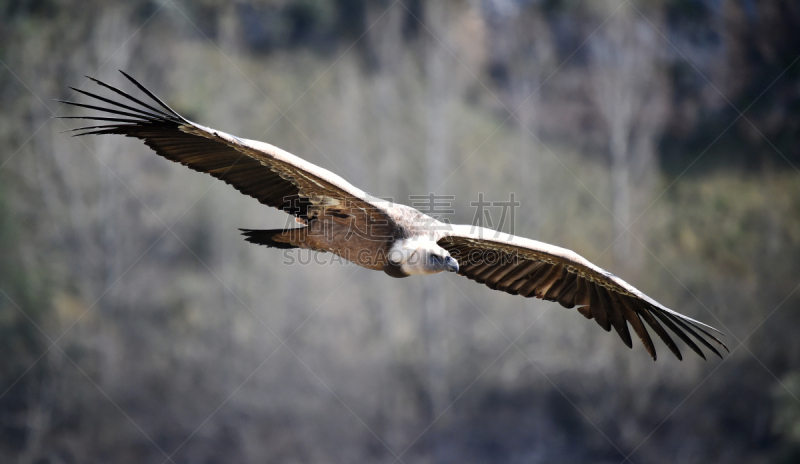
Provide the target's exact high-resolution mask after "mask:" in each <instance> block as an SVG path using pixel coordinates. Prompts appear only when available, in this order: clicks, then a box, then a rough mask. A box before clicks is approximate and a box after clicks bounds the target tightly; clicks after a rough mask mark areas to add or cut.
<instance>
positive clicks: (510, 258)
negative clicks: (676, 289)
mask: <svg viewBox="0 0 800 464" xmlns="http://www.w3.org/2000/svg"><path fill="white" fill-rule="evenodd" d="M443 235H444V237H443V238H441V239H439V241H438V244H439V246H441V247H443V248H445V249H447V251H449V252H450V254H451V255H452V256H453V257H454V258H455V259H456V260H458V263H459V270H458V273H459V274H460V275H463V276H465V277H467V278H469V279H472V280H474V281H476V282H478V283H482V284H485V285H486V286H488V287H489V288H491V289H494V290H501V291H504V292H506V293H510V294H512V295H522V296H525V297H529V298H530V297H536V298H541V299H544V300H548V301H558V302H559V303H560V304H561V305H562V306H564V307H566V308H573V307H576V306H577V309H578V311H579V312H580V313H581V314H583V315H584V316H585V317H586V318H587V319H594V320H595V321H597V323H598V324H599V325H600V327H602V328H603V329H605V330H606V331H607V332H608V331H610V330H611V327H614V329H615V330H616V332H617V333H618V334H619V336H620V338H621V339H622V341H623V342H625V344H626V345H628V347H631V346H632V343H631V336H630V333H629V332H628V325H627V324H630V326H631V327H633V331H634V332H636V335H638V336H639V339H640V340H641V341H642V344H644V347H645V349H647V352H648V353H650V356H652V357H653V360H655V359H656V349H655V346H653V341H652V340H651V339H650V335H649V334H648V332H647V329H645V325H644V323H647V325H649V326H650V327H651V328H652V330H653V331H654V332H655V333H656V334H657V335H658V336H659V337H660V338H661V339H662V340H663V341H664V343H665V344H666V345H667V346H668V347H669V349H670V350H671V351H672V353H674V354H675V356H677V357H678V359H683V358H682V357H681V352H680V350H679V349H678V346H677V345H676V344H675V342H674V341H673V340H672V338H671V337H670V334H669V333H668V332H667V330H666V329H665V328H664V326H666V327H667V328H668V329H669V330H670V331H672V333H674V334H675V335H677V336H678V338H680V339H681V340H683V341H684V342H685V343H686V344H687V345H688V346H689V347H690V348H691V349H692V350H693V351H695V352H696V353H697V354H699V355H700V356H701V357H702V358H703V359H705V355H704V354H703V351H702V350H701V349H700V347H699V346H698V345H697V343H695V341H694V340H697V341H698V342H700V343H701V344H702V345H705V347H706V348H708V349H709V350H711V351H712V352H714V353H715V354H716V355H717V356H720V357H722V355H720V353H719V351H717V349H716V348H715V347H714V346H712V344H711V343H710V341H713V342H715V343H717V344H719V345H720V346H722V347H723V348H724V349H725V350H728V348H727V347H726V346H725V344H724V343H722V342H721V341H720V340H719V339H717V337H715V336H714V335H712V334H711V333H710V331H716V332H719V331H718V330H716V329H714V328H713V327H710V326H708V325H706V324H703V323H701V322H698V321H696V320H694V319H692V318H689V317H686V316H684V315H683V314H679V313H677V312H675V311H672V310H670V309H668V308H665V307H664V306H662V305H660V304H659V303H657V302H656V301H655V300H653V299H652V298H650V297H648V296H647V295H645V294H644V293H642V292H640V291H639V290H637V289H636V288H634V287H633V286H632V285H630V284H629V283H627V282H625V281H624V280H622V279H620V278H619V277H617V276H615V275H613V274H611V273H610V272H607V271H604V270H603V269H600V268H599V267H597V266H595V265H594V264H592V263H590V262H589V261H587V260H586V259H584V258H583V257H581V256H579V255H578V254H577V253H575V252H573V251H570V250H566V249H564V248H560V247H557V246H553V245H548V244H546V243H542V242H537V241H535V240H529V239H525V238H521V237H515V236H512V235H508V234H501V233H498V232H496V231H494V230H489V229H484V228H481V227H472V226H466V225H457V226H452V229H451V230H447V231H444V232H443ZM659 321H660V322H659ZM662 324H663V326H662ZM706 329H709V330H706ZM687 334H688V335H687ZM690 336H691V337H690ZM692 337H693V338H694V340H693V339H692Z"/></svg>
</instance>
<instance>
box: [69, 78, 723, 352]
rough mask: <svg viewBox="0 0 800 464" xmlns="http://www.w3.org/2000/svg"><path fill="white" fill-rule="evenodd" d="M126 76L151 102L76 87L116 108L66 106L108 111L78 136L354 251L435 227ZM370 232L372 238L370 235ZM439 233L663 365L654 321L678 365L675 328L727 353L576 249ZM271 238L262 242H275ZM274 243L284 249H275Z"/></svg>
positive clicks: (505, 285) (495, 277)
mask: <svg viewBox="0 0 800 464" xmlns="http://www.w3.org/2000/svg"><path fill="white" fill-rule="evenodd" d="M120 72H121V71H120ZM122 74H123V75H124V76H125V77H126V78H127V79H128V80H130V81H131V82H132V83H133V84H134V85H135V86H136V87H138V88H139V90H141V91H142V92H144V93H145V94H146V95H147V96H148V97H149V98H150V99H151V100H152V101H151V102H150V103H146V102H144V101H142V100H140V99H138V98H136V97H133V96H131V95H129V94H128V93H125V92H123V91H121V90H119V89H116V88H114V87H112V86H110V85H108V84H105V83H103V82H101V81H99V80H97V79H94V78H91V77H89V79H91V80H92V81H94V82H95V83H97V84H98V85H100V86H102V87H105V88H106V89H108V90H110V91H112V92H114V93H115V94H117V95H119V96H121V97H123V98H124V99H125V100H124V102H121V101H115V100H112V99H109V98H106V97H102V96H100V95H97V94H94V93H90V92H86V91H83V90H79V89H75V88H72V89H73V90H74V91H76V92H78V93H81V94H83V95H86V96H88V97H91V98H94V99H96V100H99V101H101V102H104V103H107V104H110V105H112V107H110V108H104V107H99V106H95V105H88V104H83V103H77V102H69V101H62V102H63V103H66V104H69V105H73V106H79V107H83V108H88V109H91V110H96V111H100V112H102V113H103V115H102V116H67V117H65V118H66V119H88V120H93V121H99V122H100V123H101V124H99V125H95V126H88V127H82V128H79V129H75V130H74V131H75V132H76V134H75V135H89V134H121V135H125V136H128V137H135V138H138V139H141V140H143V141H144V143H145V144H146V145H147V146H149V147H150V148H152V149H153V150H155V152H156V153H157V154H159V155H161V156H163V157H164V158H167V159H169V160H171V161H175V162H178V163H181V164H183V165H184V166H187V167H189V168H191V169H193V170H195V171H200V172H205V173H208V174H210V175H212V176H214V177H216V178H217V179H220V180H222V181H223V182H225V183H227V184H230V185H231V186H233V187H234V188H235V189H237V190H239V191H240V192H242V193H244V194H246V195H249V196H251V197H253V198H256V199H257V200H258V201H259V202H261V203H263V204H265V205H268V206H272V207H275V208H279V209H281V210H283V211H285V212H287V213H289V214H292V215H294V216H296V217H297V218H299V221H300V222H304V223H307V221H308V220H309V217H310V216H314V215H317V214H320V213H319V211H320V208H322V209H323V210H324V213H323V214H326V215H328V216H326V217H328V218H329V219H330V220H333V221H344V220H347V221H349V222H348V224H349V227H350V228H351V229H352V230H355V231H361V232H362V234H360V237H359V238H360V241H359V240H355V241H353V242H352V243H351V244H350V245H351V246H353V247H357V246H360V247H374V248H375V249H376V250H378V249H380V250H382V251H383V252H385V251H387V250H388V249H389V247H390V246H391V244H392V242H393V241H394V240H398V239H402V238H406V237H409V236H413V235H414V234H419V233H420V232H421V231H420V229H419V226H418V224H419V223H420V222H421V221H420V218H427V219H430V222H427V224H435V223H436V221H434V220H433V219H432V218H428V217H427V216H425V215H424V214H422V213H420V212H418V211H416V210H413V209H412V208H409V207H407V206H404V205H395V204H392V203H389V202H386V201H383V200H380V199H377V198H374V197H371V196H370V195H368V194H366V193H365V192H363V191H362V190H360V189H358V188H356V187H354V186H353V185H351V184H350V183H348V182H347V181H345V180H344V179H342V178H341V177H339V176H337V175H336V174H334V173H332V172H330V171H328V170H326V169H323V168H321V167H319V166H316V165H314V164H312V163H309V162H307V161H305V160H303V159H301V158H299V157H297V156H294V155H292V154H290V153H288V152H286V151H283V150H281V149H279V148H277V147H274V146H272V145H269V144H267V143H263V142H258V141H253V140H247V139H240V138H238V137H235V136H233V135H230V134H226V133H224V132H221V131H218V130H214V129H211V128H208V127H204V126H201V125H199V124H196V123H193V122H191V121H189V120H187V119H185V118H183V117H182V116H180V115H179V114H178V113H176V112H175V111H173V110H172V109H171V108H170V107H168V106H167V105H166V104H165V103H163V102H162V101H161V100H159V99H158V97H156V96H155V95H154V94H153V93H151V92H150V91H148V90H147V89H146V88H144V86H142V85H141V84H139V83H138V82H137V81H136V80H134V79H133V78H131V77H130V76H128V75H127V74H125V73H124V72H123V73H122ZM87 77H88V76H87ZM412 223H413V224H415V225H412ZM438 224H441V223H438ZM256 232H266V233H270V234H271V233H273V232H275V231H245V235H247V236H248V239H249V240H251V241H256V242H257V243H264V242H258V240H259V239H258V238H257V237H258V235H257V234H255V233H256ZM364 233H366V234H372V235H371V236H367V237H364V236H363V234H364ZM436 234H437V235H438V237H439V239H438V241H437V243H438V245H439V246H440V247H442V248H444V249H446V250H447V251H448V252H450V254H451V255H452V257H454V258H456V259H457V260H458V262H459V271H458V273H459V274H460V275H463V276H465V277H467V278H469V279H471V280H475V281H476V282H478V283H483V284H485V285H486V286H488V287H489V288H491V289H495V290H500V291H504V292H506V293H510V294H514V295H517V294H518V295H522V296H525V297H537V298H541V299H544V300H549V301H557V302H558V303H560V304H561V305H562V306H564V307H567V308H573V307H577V309H578V311H579V312H580V313H581V314H583V315H584V316H585V317H586V318H588V319H594V320H595V321H597V323H598V324H599V325H600V326H601V327H602V328H603V329H605V330H606V331H610V330H611V327H613V328H614V329H615V331H616V332H617V333H618V334H619V336H620V338H621V339H622V341H623V342H625V344H626V345H628V347H631V346H632V342H631V336H630V333H629V331H628V324H630V326H631V327H632V328H633V330H634V332H635V333H636V335H637V336H638V337H639V339H640V340H641V342H642V344H644V347H645V349H646V350H647V352H648V353H649V354H650V355H651V356H652V357H653V359H654V360H655V359H656V351H655V346H654V345H653V341H652V339H651V338H650V335H649V333H648V330H647V329H646V328H645V323H646V324H647V325H649V326H650V328H651V329H652V330H653V331H654V332H655V333H656V335H658V337H659V338H661V340H663V341H664V343H665V344H666V345H667V347H669V349H670V351H672V353H674V354H675V356H677V357H678V359H682V357H681V353H680V351H679V349H678V346H677V344H676V343H675V342H674V341H673V340H672V338H671V336H670V334H669V332H668V331H667V329H669V331H671V332H672V333H674V334H675V335H676V336H677V337H678V338H680V339H681V340H683V342H684V343H686V344H687V345H688V346H689V347H690V348H691V349H692V350H693V351H695V352H696V353H697V354H699V355H700V356H701V357H703V358H704V359H705V355H704V354H703V351H702V350H701V349H700V347H699V346H698V345H697V343H696V342H695V340H696V341H697V342H699V343H700V344H702V345H704V346H705V347H706V348H708V349H709V350H711V351H712V352H713V353H715V354H717V355H718V356H720V357H721V355H720V352H719V351H718V350H717V349H716V348H715V347H714V346H713V345H712V344H711V342H714V343H715V344H718V345H720V346H721V347H723V348H724V349H725V350H727V347H726V346H725V345H724V344H723V343H722V342H721V341H720V340H719V339H718V338H717V337H716V336H714V335H713V334H712V333H711V331H715V332H719V331H717V330H716V329H714V328H713V327H710V326H707V325H705V324H703V323H701V322H698V321H696V320H694V319H691V318H689V317H686V316H684V315H682V314H679V313H677V312H675V311H672V310H670V309H668V308H665V307H664V306H662V305H660V304H659V303H657V302H656V301H654V300H653V299H651V298H649V297H648V296H646V295H645V294H643V293H642V292H640V291H639V290H637V289H635V288H634V287H633V286H631V285H630V284H628V283H627V282H625V281H623V280H622V279H620V278H619V277H616V276H615V275H613V274H611V273H609V272H606V271H604V270H603V269H600V268H599V267H597V266H595V265H593V264H592V263H590V262H589V261H587V260H585V259H584V258H582V257H581V256H579V255H577V254H576V253H574V252H572V251H570V250H566V249H564V248H559V247H556V246H553V245H549V244H546V243H542V242H537V241H535V240H529V239H525V238H521V237H514V236H509V235H507V234H500V233H498V232H496V231H493V230H489V229H482V228H476V227H471V226H452V227H448V228H446V229H445V230H444V231H443V232H442V231H437V232H436ZM271 237H272V236H271V235H270V237H267V238H263V239H262V240H265V241H269V240H272V238H271ZM275 245H278V246H281V247H282V245H285V244H275V243H273V244H272V245H271V246H275ZM327 251H333V250H332V249H328V250H327ZM373 251H374V250H373ZM362 265H363V264H362ZM365 267H370V266H365ZM370 268H371V269H377V268H378V267H375V266H372V267H370Z"/></svg>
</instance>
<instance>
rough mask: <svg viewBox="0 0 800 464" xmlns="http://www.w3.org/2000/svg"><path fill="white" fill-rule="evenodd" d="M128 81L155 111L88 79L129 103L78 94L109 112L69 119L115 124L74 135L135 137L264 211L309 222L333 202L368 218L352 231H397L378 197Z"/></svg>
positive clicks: (88, 106) (80, 130)
mask: <svg viewBox="0 0 800 464" xmlns="http://www.w3.org/2000/svg"><path fill="white" fill-rule="evenodd" d="M120 72H122V71H120ZM122 74H123V75H124V76H125V77H126V78H127V79H128V80H130V81H131V82H132V83H133V84H134V85H135V86H136V87H137V88H138V89H139V90H141V91H142V92H143V93H144V94H145V95H147V97H149V98H150V100H151V101H152V104H149V103H146V102H144V101H143V100H141V99H139V98H136V97H133V96H131V95H130V94H128V93H126V92H123V91H122V90H119V89H117V88H115V87H113V86H111V85H109V84H106V83H104V82H101V81H99V80H97V79H94V78H91V77H90V78H89V79H91V80H92V81H93V82H95V83H96V84H98V85H99V86H101V87H104V88H106V89H109V90H111V91H112V92H114V93H115V94H117V95H119V96H121V97H123V99H124V101H125V103H123V102H121V101H116V100H114V99H111V98H107V97H103V96H101V95H98V94H95V93H92V92H88V91H84V90H80V89H73V90H75V91H76V92H78V93H80V94H82V95H84V96H87V97H89V98H92V99H94V100H97V101H100V102H102V103H106V104H109V105H111V107H101V106H97V105H91V104H86V103H80V102H70V101H63V103H66V104H68V105H72V106H76V107H80V108H86V109H90V110H94V111H98V112H100V113H101V115H99V116H98V115H87V116H66V117H64V118H66V119H85V120H94V121H104V122H109V123H112V124H106V125H101V126H86V127H81V128H78V129H76V130H75V131H76V132H78V133H77V134H75V135H89V134H121V135H125V136H128V137H135V138H138V139H141V140H143V141H144V143H145V144H146V145H147V146H148V147H150V148H152V149H153V150H154V151H155V152H156V153H157V154H159V155H161V156H162V157H164V158H167V159H169V160H171V161H175V162H177V163H181V164H183V165H185V166H187V167H189V168H191V169H193V170H195V171H199V172H204V173H208V174H210V175H212V176H214V177H216V178H217V179H220V180H222V181H223V182H225V183H227V184H230V185H231V186H233V187H234V188H236V189H237V190H239V191H240V192H242V193H244V194H246V195H249V196H251V197H253V198H255V199H257V200H258V201H259V202H261V203H263V204H265V205H268V206H272V207H275V208H278V209H282V210H284V211H286V212H288V213H290V214H294V215H296V216H300V217H304V216H306V215H307V213H308V208H309V205H311V204H312V203H313V201H312V200H311V199H316V200H320V199H325V198H327V199H332V201H329V202H328V203H330V204H331V205H333V206H331V208H332V209H336V208H342V209H345V208H356V209H358V210H362V211H363V212H364V213H365V214H351V215H350V216H352V217H354V218H355V220H358V221H361V222H362V223H359V224H354V225H353V227H354V228H357V230H361V231H364V230H371V231H374V232H376V233H379V234H382V235H381V236H382V237H386V236H388V235H390V234H391V230H393V228H394V226H395V225H394V223H393V222H392V217H391V215H390V214H388V213H387V211H386V205H387V202H385V201H381V200H378V199H375V198H372V197H370V196H369V195H367V194H366V193H364V192H363V191H362V190H360V189H358V188H356V187H354V186H352V185H351V184H350V183H348V182H347V181H345V180H344V179H342V178H341V177H339V176H337V175H336V174H334V173H332V172H330V171H328V170H325V169H323V168H321V167H319V166H316V165H314V164H311V163H309V162H307V161H305V160H303V159H301V158H298V157H296V156H294V155H292V154H290V153H287V152H285V151H283V150H281V149H279V148H277V147H274V146H272V145H269V144H266V143H263V142H257V141H254V140H247V139H240V138H238V137H235V136H233V135H230V134H226V133H224V132H221V131H217V130H214V129H211V128H208V127H204V126H201V125H199V124H196V123H193V122H191V121H189V120H187V119H186V118H184V117H182V116H180V115H179V114H178V113H177V112H175V111H174V110H172V108H170V107H169V106H167V105H166V104H165V103H164V102H163V101H161V100H160V99H159V98H158V97H156V96H155V95H154V94H153V93H152V92H150V91H149V90H147V89H146V88H145V87H144V86H143V85H141V84H140V83H139V82H137V81H136V80H135V79H133V78H132V77H130V76H128V75H127V74H125V73H124V72H123V73H122ZM109 114H110V115H112V117H109V116H108V115H109ZM120 116H121V117H120ZM337 205H338V206H337Z"/></svg>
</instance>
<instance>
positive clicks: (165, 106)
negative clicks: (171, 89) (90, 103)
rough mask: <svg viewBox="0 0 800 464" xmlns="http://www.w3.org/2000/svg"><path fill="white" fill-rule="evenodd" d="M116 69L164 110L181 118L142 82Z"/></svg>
mask: <svg viewBox="0 0 800 464" xmlns="http://www.w3.org/2000/svg"><path fill="white" fill-rule="evenodd" d="M118 71H119V72H121V73H122V75H123V76H125V77H126V78H127V79H128V80H129V81H131V82H133V85H135V86H136V87H138V88H139V90H141V91H142V92H144V93H146V94H147V96H148V97H150V98H152V99H153V100H154V101H155V102H156V103H158V104H159V105H161V106H162V107H163V108H164V109H165V110H167V111H169V112H170V113H172V114H173V115H174V116H175V117H177V118H181V116H180V115H179V114H178V113H176V112H175V111H174V110H173V109H172V108H170V107H169V106H167V104H166V103H164V102H163V101H161V99H160V98H158V97H156V96H155V94H154V93H153V92H151V91H149V90H147V89H146V88H145V86H143V85H142V84H140V83H139V82H138V81H137V80H136V79H134V78H132V77H131V76H129V75H128V74H127V73H126V72H125V71H123V70H121V69H119V70H118Z"/></svg>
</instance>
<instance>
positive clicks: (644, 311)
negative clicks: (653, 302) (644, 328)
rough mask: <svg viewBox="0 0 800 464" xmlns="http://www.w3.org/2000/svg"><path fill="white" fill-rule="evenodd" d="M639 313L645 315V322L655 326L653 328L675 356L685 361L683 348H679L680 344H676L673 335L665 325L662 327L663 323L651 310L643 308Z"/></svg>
mask: <svg viewBox="0 0 800 464" xmlns="http://www.w3.org/2000/svg"><path fill="white" fill-rule="evenodd" d="M639 313H640V314H641V316H642V317H644V320H645V322H647V324H648V325H649V326H650V327H652V328H653V330H654V331H655V332H656V334H657V335H658V338H660V339H661V340H662V341H663V342H664V343H665V344H666V345H667V348H669V350H670V351H672V354H674V355H675V357H677V358H678V360H680V361H683V356H682V355H681V350H680V349H678V345H677V344H675V340H673V339H672V337H670V336H669V334H668V333H667V331H666V330H664V327H662V326H661V324H660V323H659V322H658V320H656V318H655V317H653V315H652V314H651V313H650V311H649V310H648V309H647V308H641V310H640V311H639Z"/></svg>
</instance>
